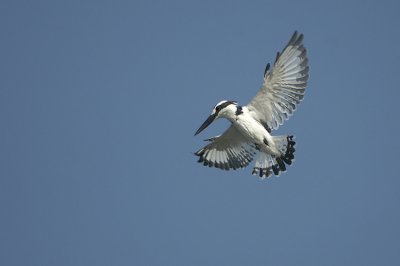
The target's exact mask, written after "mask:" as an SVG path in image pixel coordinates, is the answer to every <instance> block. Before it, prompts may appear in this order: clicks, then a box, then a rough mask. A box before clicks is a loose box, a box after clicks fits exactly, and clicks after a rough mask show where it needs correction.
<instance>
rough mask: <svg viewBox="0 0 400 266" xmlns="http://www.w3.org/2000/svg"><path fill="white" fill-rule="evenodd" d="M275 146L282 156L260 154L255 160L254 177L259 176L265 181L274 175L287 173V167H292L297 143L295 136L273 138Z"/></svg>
mask: <svg viewBox="0 0 400 266" xmlns="http://www.w3.org/2000/svg"><path fill="white" fill-rule="evenodd" d="M272 138H273V140H274V142H275V145H276V146H277V148H278V150H279V151H280V153H281V155H280V156H274V155H271V154H267V153H264V152H261V151H260V152H259V153H258V154H257V156H256V158H255V166H254V168H253V172H252V173H253V175H257V174H258V175H259V176H260V178H262V179H264V178H266V177H270V176H271V175H272V174H274V175H276V176H279V175H280V173H281V172H285V171H286V165H285V164H287V165H291V164H292V162H293V160H294V152H295V151H296V149H295V147H294V146H295V144H296V142H295V141H294V140H293V136H274V137H272Z"/></svg>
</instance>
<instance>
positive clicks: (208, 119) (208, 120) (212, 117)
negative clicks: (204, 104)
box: [194, 114, 217, 136]
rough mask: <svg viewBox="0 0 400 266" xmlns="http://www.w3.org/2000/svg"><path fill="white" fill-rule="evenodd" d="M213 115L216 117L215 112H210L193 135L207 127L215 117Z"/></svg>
mask: <svg viewBox="0 0 400 266" xmlns="http://www.w3.org/2000/svg"><path fill="white" fill-rule="evenodd" d="M215 117H217V115H216V114H212V115H210V116H209V117H208V118H207V120H206V121H205V122H204V123H203V124H202V125H201V126H200V128H199V129H198V130H197V131H196V133H194V135H195V136H196V135H197V134H199V133H200V132H201V131H203V130H204V129H205V128H206V127H208V126H209V125H210V124H211V123H212V122H213V121H214V119H215Z"/></svg>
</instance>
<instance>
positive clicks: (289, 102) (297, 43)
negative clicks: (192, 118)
mask: <svg viewBox="0 0 400 266" xmlns="http://www.w3.org/2000/svg"><path fill="white" fill-rule="evenodd" d="M302 41H303V34H300V35H298V34H297V32H295V33H294V34H293V36H292V38H291V39H290V41H289V42H288V44H287V45H286V47H285V48H284V49H283V51H282V52H281V53H280V52H278V53H277V55H276V59H275V63H274V65H273V68H272V69H270V64H267V66H266V67H265V71H264V83H263V85H262V86H261V89H260V90H259V92H258V93H257V95H256V96H255V97H254V98H253V99H252V100H251V101H250V103H249V104H247V105H246V106H240V105H239V104H238V103H237V102H235V101H226V100H224V101H221V102H219V103H217V105H216V106H215V107H214V109H213V111H212V113H211V115H210V116H209V117H208V119H207V120H206V121H205V122H204V123H203V124H202V125H201V126H200V128H199V129H198V130H197V131H196V133H195V135H197V134H199V133H200V132H201V131H203V130H204V129H205V128H206V127H208V126H209V125H210V124H211V123H212V122H213V121H214V120H215V119H217V118H221V117H223V118H226V119H228V120H229V121H230V122H231V126H230V127H229V128H228V129H227V130H226V131H225V132H224V133H223V134H222V135H219V136H216V137H213V138H209V139H206V141H210V143H209V144H208V145H206V146H205V147H203V148H202V149H200V150H198V151H197V152H196V153H195V155H197V156H199V157H200V158H199V162H200V163H203V164H204V165H206V166H207V165H208V166H210V167H212V166H214V167H216V168H220V169H225V170H229V169H238V168H243V167H246V166H247V165H248V164H249V163H250V162H251V161H252V160H253V159H255V166H254V168H253V172H252V173H253V175H257V174H258V175H259V176H260V177H261V178H265V177H269V176H271V175H272V174H275V175H279V174H280V173H281V172H284V171H285V170H286V165H285V164H287V165H290V164H292V161H293V159H294V152H295V144H296V143H295V142H294V140H293V136H291V135H288V136H271V130H273V129H277V128H278V127H279V126H280V125H282V124H283V122H284V121H285V120H287V119H288V118H289V116H290V115H292V113H293V111H294V110H295V109H296V105H297V104H299V103H300V101H301V100H302V99H303V97H304V92H305V88H306V86H307V81H308V77H309V75H308V70H309V67H308V59H307V52H306V49H305V48H304V46H303V44H302Z"/></svg>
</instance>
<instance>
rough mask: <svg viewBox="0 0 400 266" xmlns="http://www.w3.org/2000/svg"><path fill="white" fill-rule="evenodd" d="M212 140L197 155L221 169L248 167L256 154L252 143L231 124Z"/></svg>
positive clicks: (206, 162) (200, 159) (203, 160)
mask: <svg viewBox="0 0 400 266" xmlns="http://www.w3.org/2000/svg"><path fill="white" fill-rule="evenodd" d="M209 140H211V141H212V142H211V143H210V144H208V145H207V146H205V147H203V148H202V149H200V150H198V151H197V152H196V153H195V155H197V156H199V157H200V158H199V162H200V163H203V164H204V165H208V166H210V167H212V166H214V167H216V168H220V169H225V170H229V169H238V168H243V167H246V166H247V165H248V164H249V163H250V162H251V161H252V160H253V157H254V155H255V154H256V151H255V147H254V145H253V144H252V143H249V142H246V140H245V139H244V137H243V136H242V135H241V134H240V132H239V131H238V130H237V129H236V128H235V127H234V126H232V125H231V126H230V127H229V128H228V129H227V130H226V131H225V132H224V133H223V134H222V135H221V136H217V137H214V138H211V139H209Z"/></svg>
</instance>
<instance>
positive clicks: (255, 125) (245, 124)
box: [226, 106, 279, 155]
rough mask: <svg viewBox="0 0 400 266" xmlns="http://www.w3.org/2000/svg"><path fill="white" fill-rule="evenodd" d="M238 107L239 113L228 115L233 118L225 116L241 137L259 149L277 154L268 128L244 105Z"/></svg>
mask: <svg viewBox="0 0 400 266" xmlns="http://www.w3.org/2000/svg"><path fill="white" fill-rule="evenodd" d="M240 108H241V109H242V112H241V113H240V114H236V113H235V114H233V115H229V117H232V116H233V119H231V118H228V117H226V118H228V120H230V121H231V122H232V125H233V126H234V127H235V128H236V129H237V130H238V131H239V132H240V133H241V134H242V136H243V138H245V139H247V141H249V142H251V143H254V144H255V146H256V147H258V149H260V151H263V152H267V153H270V154H273V155H279V151H278V150H277V149H276V148H275V145H274V142H273V140H272V136H271V134H270V133H269V132H268V130H267V129H266V128H265V127H264V126H263V125H262V124H260V122H258V121H257V120H255V119H254V117H253V116H252V115H251V113H250V112H249V110H248V109H247V107H246V106H244V107H240Z"/></svg>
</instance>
